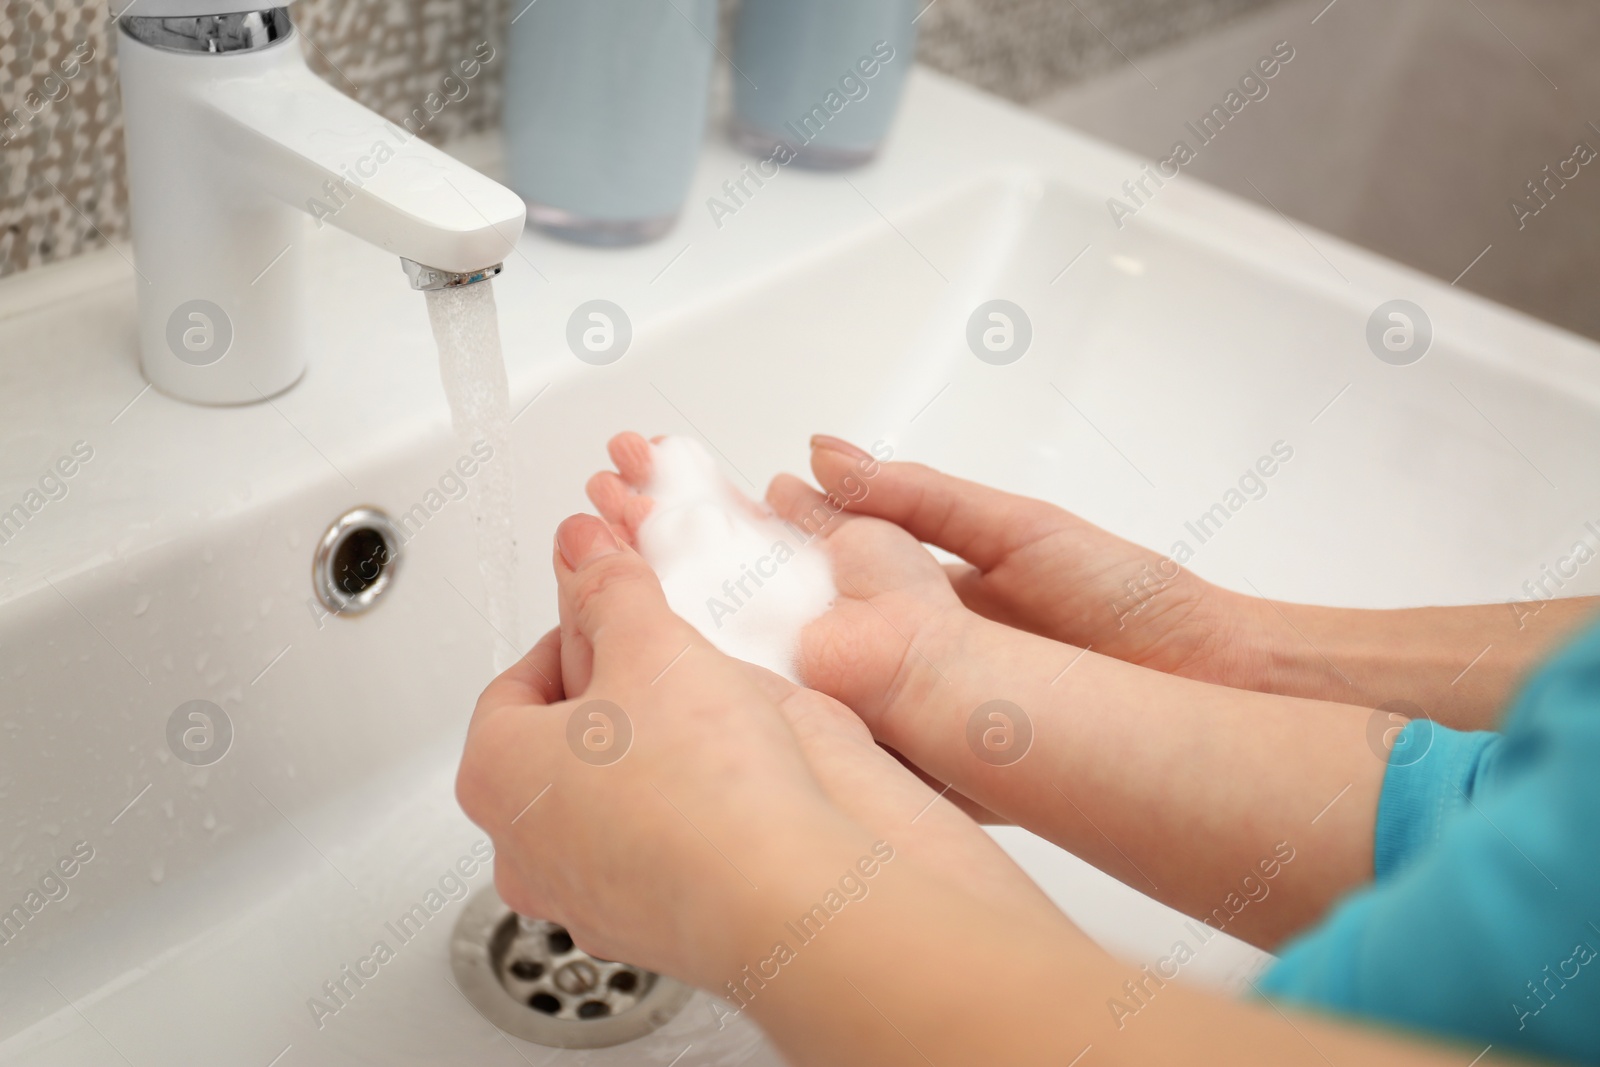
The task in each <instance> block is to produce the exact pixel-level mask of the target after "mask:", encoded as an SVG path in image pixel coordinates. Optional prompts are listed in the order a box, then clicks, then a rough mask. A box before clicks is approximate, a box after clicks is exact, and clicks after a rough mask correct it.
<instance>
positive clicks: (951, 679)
mask: <svg viewBox="0 0 1600 1067" xmlns="http://www.w3.org/2000/svg"><path fill="white" fill-rule="evenodd" d="M927 641H928V645H927V646H926V647H923V648H922V649H921V650H920V651H921V652H922V654H923V656H925V657H926V661H925V665H924V666H923V667H921V668H920V669H913V670H912V671H911V672H910V673H909V674H908V675H907V677H906V678H905V679H904V680H903V682H902V685H901V686H900V691H899V692H898V694H897V695H896V697H895V699H894V700H893V701H892V703H891V705H890V706H889V707H888V708H887V709H886V711H885V713H884V714H883V715H881V716H878V717H875V718H873V719H872V721H871V725H872V726H873V729H874V732H875V733H877V735H878V736H879V738H880V740H882V741H884V742H885V743H886V744H889V745H891V746H893V747H894V748H895V749H897V750H898V751H900V752H903V753H904V754H905V755H906V756H907V757H908V758H910V759H913V760H915V761H916V762H917V763H918V764H919V765H921V766H922V767H923V768H924V769H925V770H926V771H928V772H929V773H931V774H932V775H934V776H935V777H937V778H939V779H941V780H943V781H945V782H950V783H952V784H953V786H954V788H955V789H957V790H959V791H961V792H962V793H964V794H965V795H967V796H969V797H971V798H972V799H973V800H974V801H976V802H977V803H979V804H981V805H983V806H984V807H987V808H989V809H991V810H993V811H994V812H996V813H998V814H999V815H1001V816H1003V817H1005V818H1007V819H1010V820H1011V821H1013V822H1016V823H1018V824H1020V825H1023V826H1026V827H1028V828H1029V829H1031V830H1033V831H1034V832H1036V833H1039V834H1041V835H1042V836H1044V837H1047V838H1049V839H1050V840H1052V841H1054V842H1055V843H1057V844H1059V845H1061V846H1062V847H1064V848H1067V849H1068V850H1070V851H1072V852H1073V853H1075V854H1077V855H1079V856H1081V857H1082V858H1084V859H1086V860H1088V861H1090V862H1091V863H1094V864H1095V865H1096V866H1098V867H1100V868H1102V869H1103V870H1106V871H1108V872H1110V873H1112V874H1114V875H1115V876H1117V877H1118V878H1120V879H1122V880H1123V881H1125V882H1127V883H1128V884H1129V885H1131V886H1134V887H1135V888H1138V889H1140V890H1141V891H1143V892H1146V893H1148V894H1150V895H1152V896H1154V897H1156V898H1157V899H1159V900H1162V901H1163V902H1165V903H1167V904H1169V905H1171V906H1172V907H1174V908H1177V909H1179V910H1181V911H1184V912H1186V913H1187V914H1190V915H1193V916H1196V917H1197V918H1201V919H1207V920H1210V921H1212V922H1213V925H1218V926H1223V927H1224V928H1225V929H1227V930H1228V932H1230V933H1233V934H1236V935H1237V936H1240V937H1243V938H1245V939H1247V940H1250V941H1253V942H1255V943H1257V944H1262V945H1273V944H1276V943H1277V942H1278V941H1279V940H1281V939H1282V938H1283V937H1285V936H1287V935H1288V934H1290V933H1293V932H1295V931H1297V930H1299V929H1301V928H1302V927H1304V926H1305V925H1307V924H1308V923H1310V922H1312V921H1314V920H1315V919H1316V918H1318V917H1319V916H1320V915H1322V914H1323V912H1324V911H1325V910H1326V909H1327V907H1328V906H1329V905H1330V904H1331V903H1332V902H1333V901H1334V900H1335V899H1336V898H1337V897H1338V896H1339V895H1340V894H1342V893H1343V892H1345V891H1346V890H1347V889H1349V888H1351V887H1353V886H1356V885H1359V884H1361V883H1363V882H1365V881H1367V880H1369V879H1370V878H1371V876H1372V841H1373V825H1374V821H1375V816H1376V810H1377V800H1378V794H1379V792H1380V791H1381V788H1382V783H1383V775H1384V770H1385V758H1384V754H1383V751H1382V749H1381V747H1380V749H1379V750H1377V751H1375V750H1374V749H1373V748H1372V747H1370V746H1369V743H1368V740H1367V722H1368V719H1369V718H1370V715H1371V713H1370V711H1367V710H1365V709H1360V708H1354V707H1343V706H1339V705H1330V704H1315V703H1313V702H1310V701H1303V700H1296V699H1292V698H1284V697H1275V696H1267V695H1263V694H1258V693H1249V692H1244V691H1241V690H1233V689H1226V688H1223V687H1220V686H1212V685H1207V684H1204V683H1200V682H1194V681H1190V680H1188V679H1183V678H1176V677H1173V676H1171V675H1165V674H1162V673H1160V672H1157V671H1151V670H1147V669H1144V668H1140V667H1134V666H1131V665H1129V664H1126V663H1123V662H1121V661H1119V660H1113V659H1109V658H1105V657H1101V656H1098V655H1096V654H1094V653H1092V652H1089V653H1080V651H1079V650H1077V649H1074V648H1071V647H1070V646H1065V645H1060V644H1057V643H1055V642H1052V641H1048V640H1046V639H1044V638H1039V637H1036V636H1033V635H1030V634H1024V633H1020V632H1018V631H1015V630H1011V629H1009V628H1007V627H1004V626H1000V625H998V624H995V623H990V622H988V621H986V620H979V619H973V618H969V619H967V620H965V621H962V622H961V623H960V624H959V625H958V626H957V627H956V628H954V629H948V630H945V631H942V632H941V633H940V634H939V635H937V636H933V635H930V636H929V637H928V638H927ZM918 662H923V660H922V657H918ZM995 700H1004V701H1007V702H1009V703H1010V704H1011V705H1014V706H1015V708H1016V709H1020V711H1018V712H1012V713H1009V714H1014V715H1018V716H1020V720H1021V721H1020V722H1019V723H1018V729H1019V733H1020V730H1021V729H1023V728H1025V727H1031V730H1032V735H1033V736H1032V740H1031V747H1028V748H1027V750H1026V753H1025V754H1024V755H1022V756H1021V757H1020V758H1017V757H1016V755H1015V753H1014V752H1013V753H1010V754H1007V753H1003V752H1002V753H987V754H985V753H982V752H980V751H979V747H981V744H982V742H981V736H982V730H983V729H988V728H990V727H991V725H994V726H996V727H998V728H1000V729H1003V728H1004V727H1003V724H1001V722H1000V720H994V723H993V724H990V723H987V722H980V726H979V731H978V734H977V737H976V738H974V737H973V735H971V734H969V728H970V722H971V720H972V719H973V717H974V712H975V710H976V709H979V708H980V707H981V706H984V705H987V704H989V702H991V701H995ZM1001 711H1002V713H1005V709H1004V708H1001ZM982 718H983V716H980V719H982Z"/></svg>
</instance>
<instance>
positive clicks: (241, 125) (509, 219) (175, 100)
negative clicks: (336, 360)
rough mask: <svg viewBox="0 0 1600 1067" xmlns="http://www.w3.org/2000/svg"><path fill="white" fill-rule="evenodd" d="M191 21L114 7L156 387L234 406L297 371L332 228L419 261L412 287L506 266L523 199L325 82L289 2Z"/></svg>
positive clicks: (143, 350) (149, 360)
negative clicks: (319, 252) (315, 267)
mask: <svg viewBox="0 0 1600 1067" xmlns="http://www.w3.org/2000/svg"><path fill="white" fill-rule="evenodd" d="M264 16H266V17H265V18H264ZM230 19H231V20H250V19H253V20H254V21H253V22H252V21H244V22H241V23H240V26H239V28H238V29H237V30H234V29H233V24H232V23H231V22H226V20H230ZM218 20H224V22H223V24H222V28H221V29H219V28H218ZM196 21H198V20H193V19H187V20H185V19H170V18H140V17H134V16H127V15H125V16H123V18H122V19H121V26H122V30H123V34H122V40H121V42H120V43H121V47H120V48H119V50H118V53H119V56H118V58H119V61H120V66H121V76H122V91H123V102H124V112H125V118H126V127H127V149H128V185H129V200H130V209H131V216H132V224H133V239H134V252H135V257H136V261H137V263H138V266H139V272H140V275H141V278H142V280H143V282H144V284H143V285H142V286H141V289H140V293H139V296H140V359H141V364H142V366H143V368H144V371H145V375H146V377H148V378H149V379H150V381H151V382H152V383H154V384H155V385H156V386H157V387H158V388H160V389H162V390H163V391H165V392H168V393H171V394H173V395H175V396H178V397H180V398H183V399H187V400H194V401H198V402H201V403H221V404H229V403H249V402H253V401H259V400H262V399H265V398H267V397H270V396H272V395H274V394H275V393H278V392H281V391H282V390H284V389H287V388H288V387H289V386H291V385H292V384H294V382H295V381H296V380H298V378H299V377H300V375H301V373H302V372H303V371H304V368H305V364H306V358H307V352H308V350H309V349H311V348H312V347H313V342H314V338H312V337H311V336H310V330H309V323H308V321H307V315H306V308H305V304H306V294H307V292H308V291H309V280H308V277H307V276H308V274H309V272H310V266H311V262H310V261H311V259H312V255H313V254H314V251H315V248H316V246H317V244H318V243H319V241H321V240H323V239H324V238H323V237H321V235H320V234H319V232H318V231H320V230H322V229H324V228H326V227H329V226H331V227H334V228H337V229H340V230H344V231H345V232H347V233H350V234H353V235H355V236H357V237H359V238H361V239H362V240H364V241H367V242H370V243H371V244H373V245H376V246H377V247H379V248H383V249H386V250H387V251H389V252H392V253H394V254H395V255H397V256H399V257H401V259H402V260H404V261H408V262H409V263H410V264H412V265H415V266H416V267H417V271H415V272H414V271H413V270H412V267H411V266H408V267H407V274H408V275H409V276H410V277H411V280H412V284H413V287H414V288H419V289H425V288H430V287H437V288H443V287H448V286H451V285H461V284H468V283H469V282H472V281H480V280H483V279H485V278H488V277H492V276H493V275H494V274H497V273H499V269H500V268H499V264H501V263H502V261H503V260H504V259H505V258H506V254H507V253H508V252H509V251H510V250H511V249H512V248H513V247H514V246H515V244H516V241H517V239H518V237H519V236H520V235H521V233H522V228H523V222H524V219H525V215H526V207H525V205H524V204H523V202H522V199H521V198H520V197H518V196H517V195H516V194H515V193H513V192H511V190H509V189H507V188H505V187H504V186H502V185H500V184H499V183H498V182H495V181H493V180H491V179H489V178H487V177H485V176H484V175H482V174H479V173H478V172H477V171H475V170H473V169H472V168H470V167H467V166H465V165H464V164H462V163H459V162H457V161H456V160H455V159H453V158H452V157H450V156H448V155H446V154H445V153H444V152H441V151H439V150H438V149H437V148H434V147H433V146H432V145H429V144H428V143H426V142H425V141H423V140H422V138H421V137H420V136H418V133H417V131H415V130H412V129H411V128H409V124H404V125H397V124H395V123H392V122H389V121H386V120H385V119H384V118H383V117H382V116H380V115H378V114H376V113H374V112H372V111H370V110H368V109H367V108H366V107H363V106H362V105H361V104H358V103H357V102H356V101H354V100H352V99H350V98H349V97H347V96H345V95H344V94H343V93H340V92H339V91H338V90H337V89H335V88H333V87H332V86H331V85H329V84H328V83H327V82H325V81H323V80H322V79H321V78H320V77H318V76H317V75H316V74H315V73H313V72H312V71H311V70H310V68H309V67H308V66H307V65H306V62H305V58H304V56H303V54H302V53H301V50H300V47H299V41H298V36H297V34H295V32H294V31H293V29H292V26H290V24H289V23H288V13H287V11H286V10H285V9H282V8H277V9H272V11H271V12H266V13H259V14H257V15H254V16H246V15H237V16H235V15H229V16H214V17H211V18H210V19H209V20H207V21H205V22H204V23H203V24H202V26H201V29H200V30H195V29H194V28H192V27H191V26H190V23H194V22H196ZM263 25H265V26H267V27H269V28H270V29H275V32H262V31H261V29H260V27H261V26H263ZM194 42H199V43H198V44H195V43H194ZM423 264H426V267H423V266H421V265H423ZM486 264H493V265H494V266H486Z"/></svg>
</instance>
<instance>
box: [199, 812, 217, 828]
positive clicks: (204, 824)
mask: <svg viewBox="0 0 1600 1067" xmlns="http://www.w3.org/2000/svg"><path fill="white" fill-rule="evenodd" d="M216 828H217V817H216V816H215V815H213V814H212V813H211V812H209V811H208V812H206V816H205V818H203V819H201V820H200V829H202V830H215V829H216Z"/></svg>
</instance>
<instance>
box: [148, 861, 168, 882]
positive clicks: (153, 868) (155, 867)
mask: <svg viewBox="0 0 1600 1067" xmlns="http://www.w3.org/2000/svg"><path fill="white" fill-rule="evenodd" d="M166 876H167V865H166V864H165V863H163V862H161V861H160V860H153V861H151V863H150V882H151V884H152V885H160V884H161V882H162V880H163V879H164V878H166Z"/></svg>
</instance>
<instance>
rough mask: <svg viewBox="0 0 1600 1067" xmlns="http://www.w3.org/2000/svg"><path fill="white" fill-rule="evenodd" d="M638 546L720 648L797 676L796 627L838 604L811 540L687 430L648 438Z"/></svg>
mask: <svg viewBox="0 0 1600 1067" xmlns="http://www.w3.org/2000/svg"><path fill="white" fill-rule="evenodd" d="M650 452H651V460H652V462H653V464H654V467H653V470H652V476H651V479H650V484H649V486H648V487H646V489H645V492H646V493H647V494H648V495H649V496H650V497H651V498H653V499H654V501H655V504H654V506H653V507H652V508H651V510H650V514H649V516H648V517H647V518H646V519H645V521H644V523H643V524H642V525H641V526H640V528H639V552H640V554H641V555H643V556H644V558H645V560H646V561H647V562H648V563H649V564H650V566H651V567H653V568H655V572H656V574H657V575H659V576H660V578H661V587H662V589H663V590H664V591H665V592H666V595H667V603H668V604H669V605H671V607H672V610H673V611H675V612H677V613H678V614H679V615H681V616H683V618H685V619H687V620H688V621H689V623H690V624H692V625H693V626H694V628H695V629H697V630H699V631H700V632H701V633H702V634H704V635H705V637H706V639H707V640H709V641H710V642H711V643H712V644H713V645H715V646H716V647H717V648H719V649H721V650H722V651H723V652H726V653H727V654H728V655H730V656H734V657H736V658H738V659H742V660H746V661H748V662H750V663H755V664H758V665H760V666H762V667H765V668H767V669H768V670H770V671H773V672H775V673H777V674H781V675H783V676H784V677H785V678H788V679H789V680H790V681H793V682H798V681H799V680H800V678H799V670H798V660H799V656H798V653H799V647H800V631H801V630H802V629H804V628H805V625H806V624H807V623H809V622H811V621H812V620H813V619H815V618H817V617H818V616H819V615H821V614H822V613H823V612H825V611H827V610H828V607H829V606H830V605H831V604H832V603H833V598H834V595H835V589H834V584H833V571H832V568H831V567H830V566H829V565H828V557H827V555H826V554H825V553H824V552H823V551H822V548H821V547H820V545H819V544H818V543H817V542H816V540H815V539H811V538H807V537H806V535H805V533H804V532H803V531H801V530H799V529H797V528H795V527H792V526H790V525H788V524H787V523H785V522H783V521H782V520H780V519H778V518H777V517H776V516H774V515H773V514H772V513H771V511H770V510H769V509H767V508H766V507H765V506H764V505H761V504H757V503H756V502H754V501H752V500H749V499H747V498H745V497H744V496H742V495H740V494H739V493H738V492H737V491H736V490H735V489H734V488H733V487H732V486H730V485H729V484H728V482H727V480H726V479H725V478H723V477H722V474H721V472H720V471H718V470H717V465H716V463H715V461H713V460H712V458H711V456H710V455H709V454H708V453H707V452H706V450H705V449H704V448H702V447H701V446H700V443H699V442H698V441H695V440H694V439H692V438H688V437H668V438H665V439H664V440H662V441H660V442H658V443H656V444H653V445H651V446H650Z"/></svg>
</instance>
